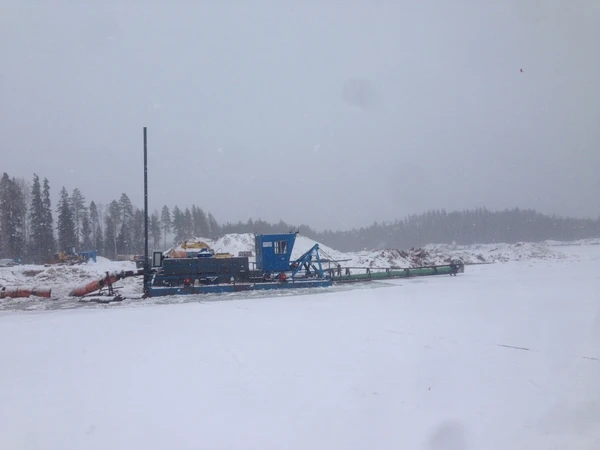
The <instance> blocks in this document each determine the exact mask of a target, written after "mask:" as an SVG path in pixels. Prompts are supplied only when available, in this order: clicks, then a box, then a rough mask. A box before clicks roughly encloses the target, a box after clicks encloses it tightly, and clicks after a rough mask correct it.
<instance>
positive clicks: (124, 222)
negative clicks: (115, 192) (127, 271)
mask: <svg viewBox="0 0 600 450" xmlns="http://www.w3.org/2000/svg"><path fill="white" fill-rule="evenodd" d="M119 209H120V211H121V229H120V231H119V235H118V238H117V242H118V249H119V251H120V252H121V253H126V254H129V255H131V254H133V253H134V249H133V248H134V242H133V224H132V219H133V214H134V211H133V205H132V204H131V200H129V197H128V196H127V194H125V193H123V194H121V198H120V199H119Z"/></svg>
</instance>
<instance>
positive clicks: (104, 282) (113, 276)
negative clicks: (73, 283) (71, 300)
mask: <svg viewBox="0 0 600 450" xmlns="http://www.w3.org/2000/svg"><path fill="white" fill-rule="evenodd" d="M143 274H144V270H143V269H141V270H124V271H121V272H112V273H111V272H106V275H103V276H102V277H101V278H98V279H96V280H93V281H90V282H89V283H87V284H84V285H83V286H80V287H78V288H75V289H73V290H72V291H71V292H70V293H69V296H70V297H83V296H84V295H87V294H91V293H92V292H96V291H99V290H100V289H102V288H103V287H104V286H112V284H113V283H115V282H116V281H118V280H122V279H123V278H128V277H136V276H139V275H143Z"/></svg>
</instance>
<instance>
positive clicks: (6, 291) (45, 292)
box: [0, 286, 52, 298]
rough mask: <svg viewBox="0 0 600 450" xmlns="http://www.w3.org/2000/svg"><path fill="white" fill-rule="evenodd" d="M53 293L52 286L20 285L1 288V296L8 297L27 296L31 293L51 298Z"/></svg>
mask: <svg viewBox="0 0 600 450" xmlns="http://www.w3.org/2000/svg"><path fill="white" fill-rule="evenodd" d="M51 294H52V289H51V288H36V287H33V288H30V287H24V286H19V287H14V288H7V287H4V288H2V289H0V298H6V297H10V298H27V297H29V296H31V295H34V296H36V297H46V298H49V297H50V295H51Z"/></svg>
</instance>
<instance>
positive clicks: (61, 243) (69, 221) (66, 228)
mask: <svg viewBox="0 0 600 450" xmlns="http://www.w3.org/2000/svg"><path fill="white" fill-rule="evenodd" d="M56 212H57V213H58V248H59V249H60V250H61V251H63V250H67V249H69V248H72V247H76V246H77V242H78V240H77V236H76V234H75V221H74V219H73V211H71V204H70V201H69V193H68V192H67V190H66V189H65V187H64V186H63V188H62V189H61V191H60V200H59V201H58V207H57V210H56Z"/></svg>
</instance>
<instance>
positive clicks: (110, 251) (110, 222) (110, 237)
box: [104, 207, 117, 259]
mask: <svg viewBox="0 0 600 450" xmlns="http://www.w3.org/2000/svg"><path fill="white" fill-rule="evenodd" d="M109 209H110V207H109ZM104 222H105V227H104V230H105V235H104V254H105V256H106V257H107V258H109V259H114V258H115V257H116V256H117V244H116V240H117V235H116V232H115V230H116V228H117V225H116V224H115V223H114V219H113V217H112V216H111V215H110V213H109V214H107V215H106V217H105V218H104Z"/></svg>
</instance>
